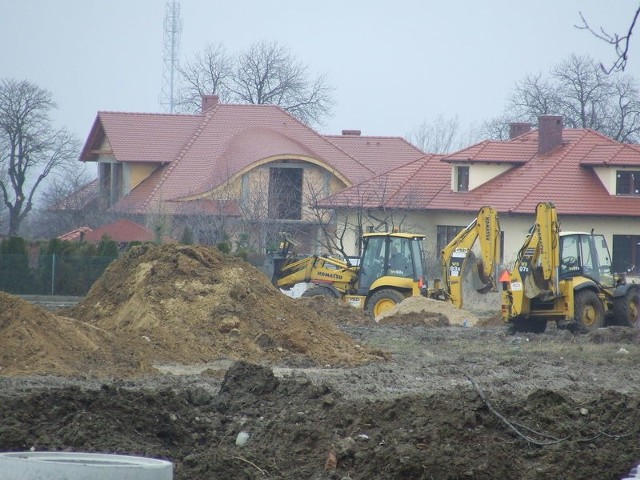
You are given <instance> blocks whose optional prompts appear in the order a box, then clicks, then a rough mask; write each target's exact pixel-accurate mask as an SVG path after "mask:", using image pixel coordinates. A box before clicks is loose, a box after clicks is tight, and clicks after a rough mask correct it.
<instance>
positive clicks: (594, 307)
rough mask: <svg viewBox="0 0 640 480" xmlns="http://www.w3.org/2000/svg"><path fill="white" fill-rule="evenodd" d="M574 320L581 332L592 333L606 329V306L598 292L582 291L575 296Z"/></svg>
mask: <svg viewBox="0 0 640 480" xmlns="http://www.w3.org/2000/svg"><path fill="white" fill-rule="evenodd" d="M573 319H574V321H575V326H576V329H577V330H578V331H580V332H592V331H594V330H597V329H598V328H602V327H604V325H605V321H604V305H603V304H602V301H601V300H600V297H598V294H597V293H596V292H594V291H593V290H581V291H579V292H577V293H576V294H575V297H574V317H573Z"/></svg>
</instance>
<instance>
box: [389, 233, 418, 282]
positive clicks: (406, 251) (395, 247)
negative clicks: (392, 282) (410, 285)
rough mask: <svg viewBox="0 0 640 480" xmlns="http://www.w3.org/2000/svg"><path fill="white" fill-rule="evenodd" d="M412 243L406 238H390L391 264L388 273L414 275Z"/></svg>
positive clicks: (399, 275)
mask: <svg viewBox="0 0 640 480" xmlns="http://www.w3.org/2000/svg"><path fill="white" fill-rule="evenodd" d="M410 248H411V244H410V242H409V241H407V239H406V238H390V239H389V264H388V270H387V274H388V275H392V276H395V277H413V262H412V260H411V250H410Z"/></svg>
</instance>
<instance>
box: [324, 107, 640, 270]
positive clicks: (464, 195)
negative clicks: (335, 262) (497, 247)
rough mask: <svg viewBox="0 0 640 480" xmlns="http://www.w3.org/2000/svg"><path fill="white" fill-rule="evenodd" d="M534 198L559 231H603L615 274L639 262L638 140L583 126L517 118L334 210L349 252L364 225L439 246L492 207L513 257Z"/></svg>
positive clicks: (345, 195)
mask: <svg viewBox="0 0 640 480" xmlns="http://www.w3.org/2000/svg"><path fill="white" fill-rule="evenodd" d="M539 202H553V203H554V204H555V205H556V207H557V209H558V215H559V218H560V221H561V229H563V230H566V231H569V230H572V231H587V232H589V231H591V230H592V229H594V231H596V232H599V233H604V234H605V235H606V237H607V241H608V244H609V248H610V249H611V250H612V255H613V260H614V267H615V268H616V270H617V271H623V270H627V269H629V268H638V266H640V146H638V145H632V144H624V143H620V142H617V141H614V140H612V139H611V138H608V137H606V136H604V135H602V134H600V133H598V132H596V131H594V130H590V129H568V128H563V123H562V117H558V116H542V117H540V118H539V128H538V129H532V128H531V125H529V124H523V123H514V124H512V125H511V135H510V139H509V140H507V141H496V140H485V141H482V142H480V143H477V144H475V145H472V146H470V147H468V148H465V149H463V150H460V151H458V152H455V153H452V154H450V155H446V156H437V155H425V156H423V157H422V158H420V159H417V160H415V161H413V162H408V163H406V164H405V165H402V166H400V167H398V168H395V169H391V170H390V171H388V172H383V173H382V174H379V175H375V176H373V177H372V178H370V179H367V180H365V181H363V182H360V183H358V184H356V185H353V186H351V187H349V188H346V189H344V190H342V191H340V192H339V193H337V194H335V195H332V196H331V197H329V198H327V199H325V200H324V201H323V202H322V203H321V205H323V206H326V207H331V208H334V209H335V210H336V212H337V218H338V222H337V223H338V226H339V228H340V227H342V228H344V226H348V227H349V232H348V234H347V235H346V237H350V239H349V241H348V244H350V245H353V248H355V247H356V246H357V245H358V241H357V236H358V234H359V233H360V232H361V231H366V230H381V229H385V228H391V227H398V226H400V227H401V228H402V229H403V230H405V231H409V230H414V231H419V232H424V233H426V234H427V248H426V249H427V252H428V253H429V255H430V257H431V258H432V259H434V261H435V260H436V259H437V258H438V257H437V256H438V252H439V251H440V250H441V248H442V247H443V246H444V245H446V244H447V243H448V241H450V240H451V239H452V238H453V236H454V235H455V234H456V233H457V232H458V231H459V230H460V229H461V228H462V227H463V226H466V225H467V224H469V223H470V222H471V221H472V220H473V219H474V218H475V216H476V214H477V212H478V210H479V209H480V208H481V207H482V206H484V205H491V206H493V207H495V208H496V209H497V211H498V212H499V216H500V224H501V228H502V230H503V235H504V239H503V242H504V247H503V252H504V261H505V262H506V263H508V262H510V261H512V260H513V259H514V258H515V256H516V253H517V251H518V249H519V248H520V246H521V245H522V243H523V241H524V238H525V236H526V235H527V233H528V231H529V228H530V227H531V225H532V224H533V222H534V212H535V208H536V205H537V204H538V203H539Z"/></svg>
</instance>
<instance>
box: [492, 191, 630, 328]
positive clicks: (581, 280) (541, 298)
mask: <svg viewBox="0 0 640 480" xmlns="http://www.w3.org/2000/svg"><path fill="white" fill-rule="evenodd" d="M500 281H501V282H502V285H503V292H502V319H503V321H505V322H507V323H508V324H509V326H510V327H511V329H512V330H513V331H528V332H543V331H544V330H545V329H546V326H547V322H548V321H550V320H551V321H555V322H556V324H557V326H558V327H559V328H566V329H569V330H572V331H575V332H589V331H593V330H595V329H597V328H600V327H604V326H606V325H609V324H619V325H625V326H632V327H636V328H637V327H638V326H639V322H640V314H639V305H640V285H637V284H635V283H630V284H629V283H626V281H625V278H624V276H620V275H614V274H613V273H612V270H611V255H610V254H609V248H608V246H607V242H606V240H605V238H604V236H603V235H599V234H594V233H593V231H592V232H591V233H586V232H560V223H559V221H558V213H557V210H556V207H555V205H554V204H553V203H549V202H543V203H539V204H538V205H537V207H536V219H535V224H534V225H533V226H532V227H531V229H530V231H529V234H528V235H527V237H526V239H525V241H524V244H523V245H522V247H521V249H520V251H519V252H518V255H517V257H516V261H515V263H514V266H513V269H512V270H511V271H510V272H509V271H506V272H505V273H503V275H502V276H501V277H500Z"/></svg>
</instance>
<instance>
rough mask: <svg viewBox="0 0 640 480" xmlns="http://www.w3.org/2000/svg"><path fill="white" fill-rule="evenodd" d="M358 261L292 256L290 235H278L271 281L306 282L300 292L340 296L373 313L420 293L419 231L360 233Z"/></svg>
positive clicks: (280, 284)
mask: <svg viewBox="0 0 640 480" xmlns="http://www.w3.org/2000/svg"><path fill="white" fill-rule="evenodd" d="M362 240H363V247H362V248H363V250H362V257H361V259H360V261H359V264H358V265H353V264H352V263H351V261H350V260H343V259H341V258H336V257H326V256H320V255H313V256H308V257H303V258H296V257H295V256H294V255H291V252H290V249H291V247H292V246H293V245H294V242H293V240H292V239H291V238H290V237H289V236H287V235H283V239H282V241H281V242H280V248H279V253H278V254H277V255H276V256H274V257H273V276H272V281H273V284H274V285H275V286H277V287H279V288H283V289H290V288H292V287H293V286H295V285H296V284H298V283H310V284H311V286H309V287H308V288H307V289H306V290H305V292H304V293H303V294H302V296H303V297H312V296H327V297H332V298H342V299H344V300H345V301H346V302H348V303H349V304H350V305H352V306H354V307H357V308H364V309H365V310H366V311H367V312H368V313H369V314H370V315H371V316H373V317H374V318H375V317H377V316H379V315H380V314H382V313H383V312H385V311H387V310H389V309H391V308H393V307H394V306H395V305H396V304H398V303H400V302H401V301H402V300H404V299H405V298H407V297H410V296H415V295H426V291H427V283H426V280H425V263H424V255H423V251H422V243H423V240H424V235H420V234H415V233H396V232H383V233H366V234H364V235H363V239H362Z"/></svg>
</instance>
